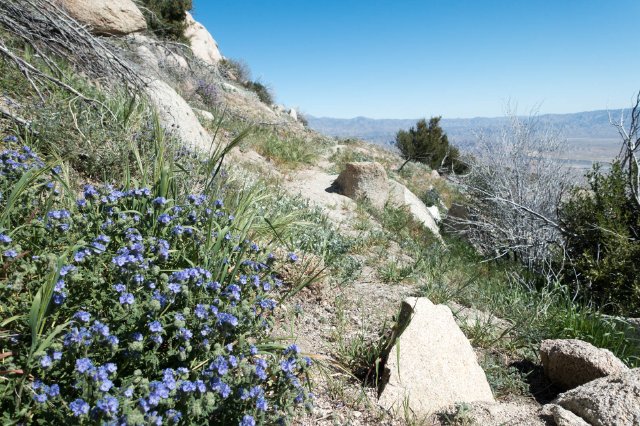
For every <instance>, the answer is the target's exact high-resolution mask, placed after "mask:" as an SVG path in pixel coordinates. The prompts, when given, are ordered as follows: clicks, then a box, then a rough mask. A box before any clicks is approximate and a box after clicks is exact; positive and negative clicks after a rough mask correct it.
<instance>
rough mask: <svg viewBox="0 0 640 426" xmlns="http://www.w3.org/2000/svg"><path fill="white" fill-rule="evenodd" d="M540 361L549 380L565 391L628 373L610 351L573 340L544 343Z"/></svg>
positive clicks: (545, 341)
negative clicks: (613, 375)
mask: <svg viewBox="0 0 640 426" xmlns="http://www.w3.org/2000/svg"><path fill="white" fill-rule="evenodd" d="M540 359H541V360H542V366H543V367H544V373H545V375H546V376H547V377H548V378H549V380H550V381H551V382H552V383H554V384H555V385H557V386H558V387H560V388H562V389H565V390H567V389H573V388H575V387H576V386H580V385H583V384H585V383H588V382H590V381H592V380H595V379H599V378H600V377H604V376H608V375H611V374H618V373H622V372H624V371H626V370H628V368H627V366H626V365H624V363H623V362H622V361H620V360H619V359H618V358H617V357H616V356H615V355H614V354H613V353H611V352H610V351H608V350H606V349H599V348H596V347H595V346H593V345H592V344H590V343H587V342H584V341H582V340H575V339H559V340H544V341H543V342H542V343H541V344H540Z"/></svg>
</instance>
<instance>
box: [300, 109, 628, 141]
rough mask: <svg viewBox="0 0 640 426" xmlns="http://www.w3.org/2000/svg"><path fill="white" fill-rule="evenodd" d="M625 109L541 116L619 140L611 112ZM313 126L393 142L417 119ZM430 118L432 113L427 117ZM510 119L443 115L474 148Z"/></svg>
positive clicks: (583, 135) (313, 122) (567, 131)
mask: <svg viewBox="0 0 640 426" xmlns="http://www.w3.org/2000/svg"><path fill="white" fill-rule="evenodd" d="M621 112H622V110H620V109H618V110H611V111H607V110H601V111H589V112H577V113H573V114H544V115H539V116H537V119H538V120H539V123H540V124H541V125H543V126H550V127H551V128H553V129H555V130H558V131H560V132H561V134H562V135H563V136H564V137H566V138H567V139H568V140H569V141H576V140H585V139H586V140H591V141H593V140H598V141H601V142H603V141H605V140H608V141H610V142H611V143H614V141H617V140H619V137H618V133H617V131H616V129H615V128H614V127H613V126H612V125H611V124H610V122H609V116H610V115H611V117H613V118H614V119H618V120H619V119H620V114H621ZM627 112H628V111H627ZM307 118H308V120H309V126H310V127H311V128H312V129H315V130H317V131H319V132H321V133H324V134H326V135H330V136H337V137H344V138H348V137H355V138H360V139H364V140H366V141H368V142H373V143H376V144H381V145H386V144H390V143H392V141H393V140H394V139H395V134H396V132H397V131H398V130H400V129H405V130H406V129H409V128H410V127H411V126H414V125H415V123H416V121H417V119H373V118H366V117H356V118H350V119H342V118H327V117H313V116H307ZM427 118H428V117H427ZM506 123H507V119H506V118H505V117H496V118H482V117H478V118H443V119H442V122H441V124H442V128H443V129H444V130H445V131H446V132H447V135H448V136H449V140H450V141H451V142H453V143H454V144H456V145H457V146H459V147H461V148H463V149H465V148H471V147H472V146H473V145H474V142H475V141H476V139H477V137H476V135H477V133H478V132H482V133H485V134H491V133H493V132H495V131H497V130H499V129H500V128H502V127H503V126H504V125H505V124H506Z"/></svg>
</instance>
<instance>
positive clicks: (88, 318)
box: [0, 137, 310, 425]
mask: <svg viewBox="0 0 640 426" xmlns="http://www.w3.org/2000/svg"><path fill="white" fill-rule="evenodd" d="M15 142H16V138H15V137H9V138H7V139H5V146H6V145H7V144H14V143H15ZM0 159H1V160H2V161H1V163H0V193H1V194H2V198H1V199H0V211H2V213H1V214H0V244H1V245H2V251H1V252H2V260H3V265H2V274H1V275H0V306H2V314H3V322H2V329H0V351H1V352H2V353H3V363H2V365H1V366H0V377H2V381H0V412H2V416H3V423H11V424H13V423H16V422H18V423H20V422H25V421H27V420H28V421H29V422H39V423H47V424H62V423H67V422H69V421H70V420H69V419H74V420H73V421H74V422H77V423H113V422H117V423H118V424H121V423H126V424H150V423H155V424H177V423H182V424H241V425H254V424H255V423H256V422H260V423H274V422H278V421H282V419H283V418H284V417H285V416H287V415H290V414H291V410H292V409H293V407H294V406H296V405H300V404H304V403H305V402H308V401H309V398H310V394H309V393H308V392H307V391H306V390H305V388H304V380H303V375H304V373H305V370H306V369H307V367H308V365H309V364H310V361H309V360H308V359H305V358H302V357H301V356H300V354H299V351H298V349H297V347H295V345H292V346H289V347H284V346H281V345H279V344H274V343H273V342H272V341H271V340H270V339H269V332H270V329H271V327H272V325H273V322H274V316H273V311H274V309H275V307H276V306H277V303H278V302H277V301H278V300H280V299H282V298H283V297H284V296H285V294H286V290H285V289H284V288H283V287H282V284H281V282H280V281H279V280H278V279H277V278H276V277H275V275H274V273H273V272H272V271H273V268H274V267H275V266H276V265H277V262H276V260H275V259H274V258H273V257H272V256H271V255H270V254H269V253H268V251H267V247H260V246H258V245H257V244H256V243H253V242H251V241H250V240H249V237H250V235H249V233H250V230H251V229H252V223H253V220H254V217H255V211H254V210H252V208H251V206H252V205H253V202H254V200H253V199H252V198H251V196H244V197H241V199H240V201H238V202H236V203H235V205H236V208H235V210H234V211H233V212H230V211H228V210H226V209H225V204H226V203H225V202H224V200H223V199H222V198H217V197H216V196H217V195H218V194H216V192H215V191H214V190H210V191H208V192H206V193H204V194H193V195H186V194H185V195H182V196H178V195H176V194H181V193H182V192H181V191H172V190H171V188H172V187H173V185H172V183H171V180H172V178H171V175H170V173H169V172H167V170H166V169H165V168H163V167H158V166H161V165H162V163H158V164H156V165H155V167H157V168H158V169H159V170H158V174H157V176H159V177H160V178H159V179H157V180H156V182H155V184H154V185H152V186H150V187H148V188H145V187H140V188H138V187H135V186H134V185H132V184H131V183H130V182H125V183H124V185H123V187H121V188H115V187H113V186H110V185H105V186H100V187H94V186H92V185H86V186H85V187H84V191H83V194H82V196H80V197H79V198H78V199H77V200H72V199H71V198H75V197H72V194H71V193H69V192H67V191H66V190H65V189H66V188H65V185H64V179H62V177H61V175H60V173H61V169H60V168H58V167H53V168H50V167H47V166H45V163H44V162H43V161H42V160H40V158H39V157H38V156H37V155H36V154H35V153H33V152H32V151H31V150H30V149H29V148H26V147H25V148H21V149H17V148H13V147H11V146H8V147H7V149H5V150H4V151H2V152H1V153H0ZM154 176H155V174H154ZM294 260H295V256H294V255H291V256H289V261H294ZM7 354H8V355H7Z"/></svg>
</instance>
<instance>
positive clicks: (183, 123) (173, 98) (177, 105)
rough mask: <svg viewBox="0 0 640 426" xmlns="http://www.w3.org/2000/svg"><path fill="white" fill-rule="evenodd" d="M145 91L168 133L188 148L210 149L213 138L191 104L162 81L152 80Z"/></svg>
mask: <svg viewBox="0 0 640 426" xmlns="http://www.w3.org/2000/svg"><path fill="white" fill-rule="evenodd" d="M145 90H146V93H147V95H148V97H149V100H150V101H151V103H152V105H153V106H154V107H155V108H156V111H157V112H158V118H159V119H160V123H161V124H162V126H163V127H164V128H165V130H166V131H168V132H169V133H172V134H173V135H174V136H176V137H177V138H179V139H180V140H181V141H182V143H183V144H184V145H185V146H187V147H191V148H195V149H199V150H205V151H208V150H209V149H210V147H211V137H210V136H209V134H208V133H207V131H206V130H205V129H204V127H202V125H201V124H200V121H199V120H198V117H197V116H196V115H195V113H194V112H193V110H192V109H191V107H190V106H189V104H188V103H187V102H186V101H185V100H184V99H183V98H182V96H180V95H179V94H178V93H177V92H176V91H175V90H173V88H172V87H171V86H169V85H168V84H167V83H165V82H163V81H161V80H152V81H151V82H150V83H149V84H148V85H147V87H146V89H145Z"/></svg>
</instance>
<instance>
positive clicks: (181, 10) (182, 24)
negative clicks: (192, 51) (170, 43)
mask: <svg viewBox="0 0 640 426" xmlns="http://www.w3.org/2000/svg"><path fill="white" fill-rule="evenodd" d="M138 3H140V4H141V5H142V6H143V7H142V8H141V10H142V13H143V14H144V16H145V19H146V20H147V25H148V27H149V29H150V30H151V31H153V32H154V33H155V34H156V35H157V36H159V37H163V38H168V39H172V40H179V41H186V39H185V37H184V30H185V29H186V13H187V12H188V11H190V10H191V8H192V7H193V4H192V1H191V0H138Z"/></svg>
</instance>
